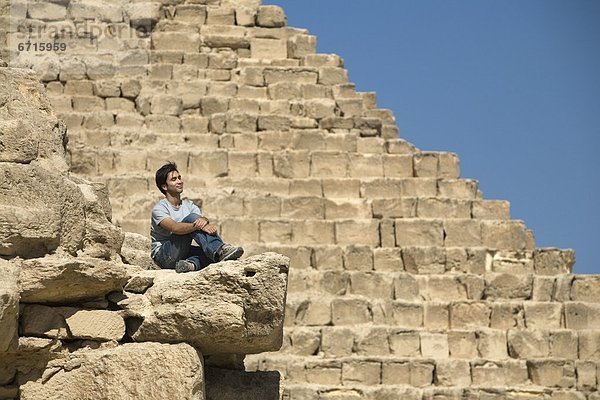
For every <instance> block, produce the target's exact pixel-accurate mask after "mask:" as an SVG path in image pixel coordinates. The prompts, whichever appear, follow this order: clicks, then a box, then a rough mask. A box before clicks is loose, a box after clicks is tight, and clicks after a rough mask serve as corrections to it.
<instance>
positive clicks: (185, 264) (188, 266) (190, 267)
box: [175, 260, 196, 273]
mask: <svg viewBox="0 0 600 400" xmlns="http://www.w3.org/2000/svg"><path fill="white" fill-rule="evenodd" d="M195 270H196V266H195V265H194V263H192V262H190V261H188V260H179V261H177V263H176V264H175V271H177V272H178V273H182V272H192V271H195Z"/></svg>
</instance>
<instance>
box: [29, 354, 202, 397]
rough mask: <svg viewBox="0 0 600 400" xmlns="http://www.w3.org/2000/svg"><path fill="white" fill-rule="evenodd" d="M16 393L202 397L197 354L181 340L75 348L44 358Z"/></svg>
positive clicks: (30, 394)
mask: <svg viewBox="0 0 600 400" xmlns="http://www.w3.org/2000/svg"><path fill="white" fill-rule="evenodd" d="M20 392H21V400H42V399H43V400H52V399H56V400H58V399H60V400H81V399H94V400H113V399H122V400H126V399H131V400H133V399H146V400H151V399H157V400H158V399H160V400H163V399H181V400H185V399H187V400H202V399H204V394H203V393H204V381H203V364H202V357H201V355H200V354H198V352H197V351H196V350H195V349H194V348H193V347H191V346H189V345H187V344H184V343H181V344H160V343H127V344H124V345H122V346H117V347H115V348H109V349H98V350H80V351H76V352H74V353H72V354H70V355H68V356H67V357H65V358H60V359H56V360H52V361H50V362H48V365H47V367H46V370H45V371H44V373H43V375H42V377H41V378H39V379H37V380H35V381H30V382H27V383H25V384H23V385H21V387H20Z"/></svg>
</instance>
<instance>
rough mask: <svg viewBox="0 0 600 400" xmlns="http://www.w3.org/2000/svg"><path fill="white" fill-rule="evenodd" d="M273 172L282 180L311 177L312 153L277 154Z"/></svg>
mask: <svg viewBox="0 0 600 400" xmlns="http://www.w3.org/2000/svg"><path fill="white" fill-rule="evenodd" d="M273 172H274V174H275V176H277V177H281V178H288V179H289V178H307V177H308V176H309V175H310V153H308V152H307V151H285V152H280V153H277V154H275V155H274V156H273Z"/></svg>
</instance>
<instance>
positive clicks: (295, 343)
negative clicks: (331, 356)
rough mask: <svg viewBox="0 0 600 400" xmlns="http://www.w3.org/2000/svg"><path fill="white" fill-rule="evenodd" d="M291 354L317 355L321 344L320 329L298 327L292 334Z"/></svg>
mask: <svg viewBox="0 0 600 400" xmlns="http://www.w3.org/2000/svg"><path fill="white" fill-rule="evenodd" d="M290 339H291V345H292V346H291V353H292V354H296V355H301V356H311V355H313V354H316V353H317V351H318V349H319V344H320V342H321V333H320V330H319V329H315V328H304V327H297V328H294V329H293V330H292V332H291V333H290Z"/></svg>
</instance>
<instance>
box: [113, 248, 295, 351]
mask: <svg viewBox="0 0 600 400" xmlns="http://www.w3.org/2000/svg"><path fill="white" fill-rule="evenodd" d="M288 265H289V259H288V258H287V257H284V256H281V255H278V254H275V253H264V254H262V255H258V256H252V257H249V258H247V259H245V260H243V261H228V262H225V263H220V264H214V265H212V266H211V267H210V268H207V269H205V270H203V271H201V272H197V273H189V274H174V273H172V272H171V271H146V272H145V274H148V273H152V274H154V285H153V286H152V287H150V288H149V289H148V290H147V291H146V292H145V293H144V294H143V296H144V298H145V299H147V301H146V305H145V306H142V307H140V306H137V308H136V306H135V305H133V304H132V303H129V304H126V303H125V304H124V303H123V302H120V303H119V304H120V305H121V306H122V307H124V308H125V309H126V310H127V311H129V312H130V313H133V314H134V315H136V314H137V315H139V317H140V318H141V320H140V321H139V325H138V326H135V327H132V329H131V330H130V332H129V334H130V335H131V337H132V338H133V340H134V341H157V342H171V341H174V340H175V341H179V340H180V341H186V342H187V343H192V344H194V346H195V347H197V348H199V349H201V350H202V351H203V354H216V353H225V354H228V353H231V352H232V351H233V352H235V353H242V354H250V353H259V352H261V351H269V350H276V349H278V348H279V347H280V346H281V343H282V328H283V312H284V303H285V291H286V286H287V271H288ZM167 293H168V301H165V297H164V296H165V294H167ZM181 305H185V306H184V307H182V306H181ZM211 314H213V315H212V316H211ZM173 319H177V320H185V321H190V323H189V324H177V325H176V326H174V325H173V324H172V323H171V321H172V320H173Z"/></svg>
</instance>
